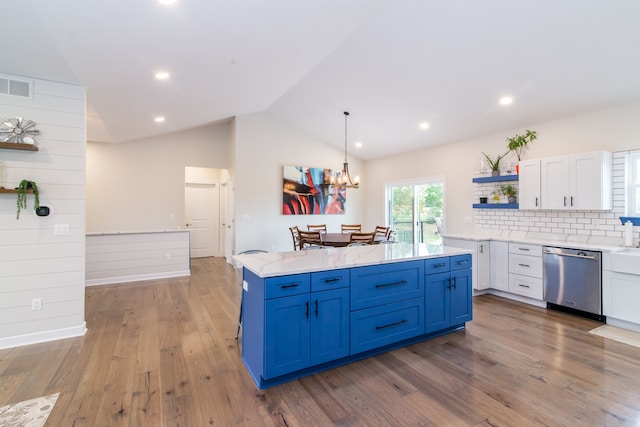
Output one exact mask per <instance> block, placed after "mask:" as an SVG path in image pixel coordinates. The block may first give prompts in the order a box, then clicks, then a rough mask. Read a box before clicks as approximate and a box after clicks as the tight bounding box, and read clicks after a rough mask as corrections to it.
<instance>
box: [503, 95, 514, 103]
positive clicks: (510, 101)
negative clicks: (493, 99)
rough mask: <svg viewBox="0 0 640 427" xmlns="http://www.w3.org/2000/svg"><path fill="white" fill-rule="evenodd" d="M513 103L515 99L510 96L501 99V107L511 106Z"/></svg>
mask: <svg viewBox="0 0 640 427" xmlns="http://www.w3.org/2000/svg"><path fill="white" fill-rule="evenodd" d="M512 102H513V98H512V97H510V96H503V97H502V98H500V104H501V105H509V104H511V103H512Z"/></svg>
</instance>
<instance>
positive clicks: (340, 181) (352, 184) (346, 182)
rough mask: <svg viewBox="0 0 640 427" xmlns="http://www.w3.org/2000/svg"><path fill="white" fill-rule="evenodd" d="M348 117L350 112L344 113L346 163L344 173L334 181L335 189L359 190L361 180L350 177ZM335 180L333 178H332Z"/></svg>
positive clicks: (343, 167) (343, 168)
mask: <svg viewBox="0 0 640 427" xmlns="http://www.w3.org/2000/svg"><path fill="white" fill-rule="evenodd" d="M347 117H349V112H348V111H345V112H344V163H343V165H342V172H340V175H338V176H337V177H335V179H334V180H333V187H335V188H358V187H359V186H360V180H359V178H358V177H357V176H356V177H355V179H354V180H353V181H352V180H351V176H350V175H349V162H348V161H347ZM332 178H333V177H332Z"/></svg>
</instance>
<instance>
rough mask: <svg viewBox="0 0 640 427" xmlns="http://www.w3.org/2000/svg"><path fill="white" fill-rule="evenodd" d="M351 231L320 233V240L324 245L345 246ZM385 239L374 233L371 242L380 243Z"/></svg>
mask: <svg viewBox="0 0 640 427" xmlns="http://www.w3.org/2000/svg"><path fill="white" fill-rule="evenodd" d="M350 236H351V233H320V242H321V243H322V244H323V245H324V246H335V247H341V246H347V245H348V244H349V243H350V242H351V237H350ZM384 240H386V239H385V237H384V236H378V235H376V236H375V237H374V238H373V243H374V244H376V243H380V242H382V241H384Z"/></svg>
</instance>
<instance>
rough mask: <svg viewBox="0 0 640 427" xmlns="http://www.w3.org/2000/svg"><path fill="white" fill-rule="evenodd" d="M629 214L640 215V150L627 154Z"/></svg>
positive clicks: (627, 208) (627, 209) (627, 207)
mask: <svg viewBox="0 0 640 427" xmlns="http://www.w3.org/2000/svg"><path fill="white" fill-rule="evenodd" d="M625 181H626V184H627V206H626V211H627V216H633V217H640V152H635V153H630V154H629V155H628V156H627V167H626V179H625Z"/></svg>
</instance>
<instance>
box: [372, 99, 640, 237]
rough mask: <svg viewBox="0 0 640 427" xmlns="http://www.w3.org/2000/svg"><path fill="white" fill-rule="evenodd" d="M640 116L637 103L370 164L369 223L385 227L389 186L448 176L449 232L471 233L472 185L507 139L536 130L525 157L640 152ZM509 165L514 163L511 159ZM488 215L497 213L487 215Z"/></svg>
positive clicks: (446, 210) (446, 189) (446, 225)
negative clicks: (488, 157) (482, 166)
mask: <svg viewBox="0 0 640 427" xmlns="http://www.w3.org/2000/svg"><path fill="white" fill-rule="evenodd" d="M638 117H640V103H634V104H629V105H624V106H618V107H614V108H609V109H605V110H600V111H594V112H591V113H588V114H581V115H576V116H572V117H567V118H561V119H557V120H553V121H549V122H543V123H532V124H530V125H527V126H523V127H521V128H518V129H507V130H505V131H503V132H499V133H495V134H493V135H487V136H481V137H478V138H474V139H470V140H466V141H460V142H456V143H452V144H447V145H441V146H436V147H431V148H425V149H424V150H420V151H414V152H410V153H403V154H399V155H397V156H393V157H386V158H384V159H377V160H372V161H369V162H367V171H376V173H375V174H372V173H367V174H365V182H367V184H368V186H367V190H366V194H365V198H366V212H367V222H368V223H382V221H383V220H384V192H383V189H384V186H385V184H386V183H389V182H395V181H399V180H409V179H416V178H425V177H434V176H444V177H445V193H446V200H445V227H446V231H447V232H448V233H455V234H462V233H468V232H472V231H473V230H474V228H475V225H474V215H475V212H474V209H473V208H472V207H471V204H472V200H474V197H475V193H474V186H473V185H472V183H471V180H472V178H473V177H474V176H476V174H477V172H478V169H479V167H480V160H481V159H482V151H484V152H486V153H487V154H489V155H492V156H493V155H496V154H498V153H502V152H504V151H506V144H507V143H506V141H505V140H506V138H507V137H510V136H513V135H515V134H516V133H522V132H523V131H524V130H525V129H530V130H535V131H537V132H538V139H537V140H535V141H533V142H532V143H531V144H530V148H529V149H528V151H526V152H525V154H524V156H523V157H524V158H540V157H548V156H554V155H561V154H569V153H580V152H588V151H596V150H607V151H621V150H629V149H636V148H640V137H639V136H638V130H637V121H638ZM505 160H506V161H509V160H511V161H515V160H514V159H512V158H509V159H505ZM493 214H496V215H497V214H498V212H494V213H493ZM483 215H484V216H486V215H492V213H488V212H484V211H483ZM606 219H611V218H606ZM605 223H606V221H605Z"/></svg>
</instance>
